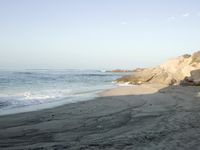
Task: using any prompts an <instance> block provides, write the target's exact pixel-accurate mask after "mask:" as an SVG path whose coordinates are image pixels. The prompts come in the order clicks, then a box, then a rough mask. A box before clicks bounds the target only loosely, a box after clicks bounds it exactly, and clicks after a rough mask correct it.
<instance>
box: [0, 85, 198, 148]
mask: <svg viewBox="0 0 200 150" xmlns="http://www.w3.org/2000/svg"><path fill="white" fill-rule="evenodd" d="M199 92H200V88H199V87H181V86H169V87H165V86H161V85H142V86H133V87H119V88H116V89H111V90H108V91H105V92H104V93H101V97H99V98H97V99H95V100H91V101H85V102H80V103H74V104H68V105H64V106H61V107H57V108H53V109H47V110H42V111H37V112H29V113H22V114H15V115H8V116H0V149H1V150H4V149H5V150H12V149H29V150H30V149H37V150H39V149H41V150H42V149H48V150H49V149H58V150H60V149H67V150H68V149H69V150H79V149H80V150H98V149H106V150H122V149H123V150H198V149H200V97H199Z"/></svg>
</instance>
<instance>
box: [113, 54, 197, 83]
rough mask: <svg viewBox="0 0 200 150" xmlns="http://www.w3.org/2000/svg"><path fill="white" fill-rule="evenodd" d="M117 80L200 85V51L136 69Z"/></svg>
mask: <svg viewBox="0 0 200 150" xmlns="http://www.w3.org/2000/svg"><path fill="white" fill-rule="evenodd" d="M117 81H118V82H129V83H131V84H143V83H158V84H167V85H174V84H184V85H200V51H198V52H195V53H194V54H192V55H189V54H185V55H182V56H179V57H177V58H173V59H170V60H168V61H166V62H165V63H163V64H161V65H159V66H157V67H153V68H145V69H136V70H135V71H134V72H133V74H131V75H127V76H124V77H121V78H119V79H117Z"/></svg>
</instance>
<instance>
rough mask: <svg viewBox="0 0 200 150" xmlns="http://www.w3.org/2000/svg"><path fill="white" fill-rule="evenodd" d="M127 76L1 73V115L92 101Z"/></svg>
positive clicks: (80, 72)
mask: <svg viewBox="0 0 200 150" xmlns="http://www.w3.org/2000/svg"><path fill="white" fill-rule="evenodd" d="M125 74H127V73H113V72H105V71H100V70H45V69H44V70H21V71H0V115H6V114H13V113H21V112H27V111H36V110H41V109H45V108H51V107H56V106H59V105H63V104H68V103H75V102H80V101H85V100H91V99H94V98H95V97H97V93H99V92H101V91H103V90H105V89H109V88H113V87H115V86H116V84H115V83H114V82H113V81H114V80H115V79H117V78H119V77H121V76H122V75H125Z"/></svg>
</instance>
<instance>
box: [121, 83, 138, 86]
mask: <svg viewBox="0 0 200 150" xmlns="http://www.w3.org/2000/svg"><path fill="white" fill-rule="evenodd" d="M117 85H118V86H135V85H134V84H131V83H130V82H124V83H117Z"/></svg>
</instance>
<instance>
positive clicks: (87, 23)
mask: <svg viewBox="0 0 200 150" xmlns="http://www.w3.org/2000/svg"><path fill="white" fill-rule="evenodd" d="M198 49H200V1H199V0H0V68H52V69H54V68H76V69H77V68H80V69H112V68H126V69H129V68H135V67H142V66H153V65H158V64H159V63H161V62H163V61H164V60H165V59H168V58H170V57H174V56H177V55H180V54H183V53H192V52H194V51H196V50H198Z"/></svg>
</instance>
